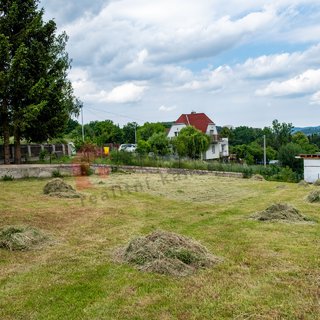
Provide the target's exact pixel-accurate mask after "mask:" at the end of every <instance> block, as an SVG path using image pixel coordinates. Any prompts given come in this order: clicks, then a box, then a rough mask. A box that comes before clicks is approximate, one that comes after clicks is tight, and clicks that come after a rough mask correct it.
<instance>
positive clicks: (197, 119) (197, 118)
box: [176, 113, 214, 133]
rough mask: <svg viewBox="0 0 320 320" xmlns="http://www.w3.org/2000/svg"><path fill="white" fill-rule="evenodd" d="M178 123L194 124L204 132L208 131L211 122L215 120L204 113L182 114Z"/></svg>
mask: <svg viewBox="0 0 320 320" xmlns="http://www.w3.org/2000/svg"><path fill="white" fill-rule="evenodd" d="M176 123H184V124H186V125H191V126H194V127H195V128H197V129H198V130H200V131H202V132H204V133H205V132H206V131H207V127H208V125H209V124H212V123H213V124H214V122H213V121H212V120H211V119H210V118H209V117H208V116H207V115H206V114H204V113H190V114H182V115H181V116H180V117H179V119H178V120H177V121H176Z"/></svg>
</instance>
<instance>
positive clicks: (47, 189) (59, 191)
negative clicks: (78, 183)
mask: <svg viewBox="0 0 320 320" xmlns="http://www.w3.org/2000/svg"><path fill="white" fill-rule="evenodd" d="M43 193H44V194H47V195H49V196H51V197H58V198H81V195H80V194H79V193H78V192H76V190H74V189H73V188H72V186H71V185H69V184H67V183H65V182H64V181H63V180H62V179H60V178H55V179H52V180H50V181H49V182H48V183H47V184H46V185H45V186H44V188H43Z"/></svg>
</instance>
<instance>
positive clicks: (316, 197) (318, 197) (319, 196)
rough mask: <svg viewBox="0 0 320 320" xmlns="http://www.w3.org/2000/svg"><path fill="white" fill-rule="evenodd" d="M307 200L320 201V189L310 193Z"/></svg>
mask: <svg viewBox="0 0 320 320" xmlns="http://www.w3.org/2000/svg"><path fill="white" fill-rule="evenodd" d="M307 201H308V202H311V203H313V202H320V191H319V190H314V191H312V192H310V193H309V195H308V196H307Z"/></svg>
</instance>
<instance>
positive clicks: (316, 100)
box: [310, 91, 320, 104]
mask: <svg viewBox="0 0 320 320" xmlns="http://www.w3.org/2000/svg"><path fill="white" fill-rule="evenodd" d="M310 104H320V91H317V92H316V93H314V94H313V95H312V97H311V98H310Z"/></svg>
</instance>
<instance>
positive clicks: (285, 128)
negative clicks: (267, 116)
mask: <svg viewBox="0 0 320 320" xmlns="http://www.w3.org/2000/svg"><path fill="white" fill-rule="evenodd" d="M292 129H293V125H292V124H291V123H284V122H283V123H280V122H279V121H278V120H273V121H272V129H271V131H272V134H273V141H272V147H273V148H274V149H276V150H279V149H280V147H281V146H283V145H286V144H288V143H289V142H291V133H292Z"/></svg>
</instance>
